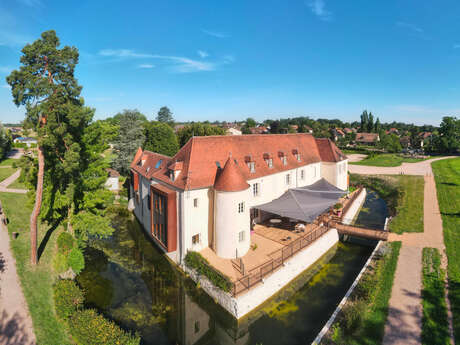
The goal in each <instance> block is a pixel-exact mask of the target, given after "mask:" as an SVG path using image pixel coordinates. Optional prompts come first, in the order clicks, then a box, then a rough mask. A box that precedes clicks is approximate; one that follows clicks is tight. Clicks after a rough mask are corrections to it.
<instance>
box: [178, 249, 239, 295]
mask: <svg viewBox="0 0 460 345" xmlns="http://www.w3.org/2000/svg"><path fill="white" fill-rule="evenodd" d="M184 260H185V264H186V265H187V266H188V267H190V268H193V269H195V270H196V271H197V272H198V273H199V274H202V275H204V276H205V277H207V278H208V279H209V280H210V281H211V283H213V284H214V285H215V286H217V287H219V288H221V289H222V290H224V291H225V292H229V291H230V289H231V287H232V283H231V282H230V279H229V278H228V277H227V276H225V275H223V274H222V273H220V272H218V271H217V270H215V269H214V268H213V267H211V266H210V265H209V262H208V260H206V259H205V258H204V257H202V256H201V254H200V253H197V252H193V251H190V252H188V253H187V255H186V256H185V259H184Z"/></svg>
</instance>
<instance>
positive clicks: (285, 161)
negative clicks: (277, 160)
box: [281, 156, 287, 165]
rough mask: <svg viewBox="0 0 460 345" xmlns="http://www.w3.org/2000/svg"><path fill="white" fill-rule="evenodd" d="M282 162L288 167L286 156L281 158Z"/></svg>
mask: <svg viewBox="0 0 460 345" xmlns="http://www.w3.org/2000/svg"><path fill="white" fill-rule="evenodd" d="M281 161H282V162H283V165H287V157H286V156H283V157H281Z"/></svg>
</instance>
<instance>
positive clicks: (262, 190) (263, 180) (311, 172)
mask: <svg viewBox="0 0 460 345" xmlns="http://www.w3.org/2000/svg"><path fill="white" fill-rule="evenodd" d="M301 170H304V171H305V173H304V174H305V175H304V179H301ZM287 174H290V175H291V178H290V180H291V183H290V184H289V185H287V184H286V175H287ZM319 179H321V163H314V164H309V165H306V166H303V167H301V168H297V169H291V170H287V171H283V172H279V173H276V174H272V175H268V176H263V177H259V178H256V179H251V180H248V183H249V184H250V185H251V193H250V197H249V200H248V205H249V206H250V207H253V206H256V205H262V204H265V203H267V202H270V201H272V200H275V199H277V198H279V197H280V196H281V195H283V193H284V192H286V191H287V190H288V189H290V188H296V187H303V186H307V185H310V184H312V183H314V182H316V181H318V180H319ZM254 183H258V184H259V195H258V196H254V194H253V184H254Z"/></svg>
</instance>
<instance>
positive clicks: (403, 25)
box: [396, 22, 423, 34]
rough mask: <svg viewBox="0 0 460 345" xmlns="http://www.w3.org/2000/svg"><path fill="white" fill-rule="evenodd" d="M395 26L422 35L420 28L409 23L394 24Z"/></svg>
mask: <svg viewBox="0 0 460 345" xmlns="http://www.w3.org/2000/svg"><path fill="white" fill-rule="evenodd" d="M396 25H397V26H399V27H400V28H405V29H408V30H409V31H412V32H416V33H419V34H421V33H423V29H422V28H421V27H418V26H417V25H414V24H411V23H406V22H396Z"/></svg>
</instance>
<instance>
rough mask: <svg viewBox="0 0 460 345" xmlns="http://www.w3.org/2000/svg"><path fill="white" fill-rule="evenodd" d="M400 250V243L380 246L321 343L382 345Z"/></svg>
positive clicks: (328, 344) (330, 344)
mask: <svg viewBox="0 0 460 345" xmlns="http://www.w3.org/2000/svg"><path fill="white" fill-rule="evenodd" d="M400 248H401V243H400V242H392V243H383V244H381V246H380V248H379V249H378V252H377V253H376V255H375V256H374V258H373V260H372V261H371V263H370V264H369V266H368V268H367V270H366V272H365V273H364V274H363V276H362V277H361V280H360V281H359V282H358V284H357V286H356V288H355V290H354V291H353V292H352V293H351V295H350V297H349V299H348V300H347V302H346V303H345V305H344V306H343V308H342V310H341V311H340V312H339V314H338V315H337V318H336V321H335V322H334V323H333V325H332V327H331V328H330V329H329V332H328V333H327V334H326V336H325V338H324V339H323V340H322V342H321V344H324V345H341V344H347V345H371V344H372V345H374V344H381V343H382V340H383V334H384V328H385V322H386V319H387V315H388V303H389V299H390V296H391V290H392V287H393V280H394V275H395V271H396V264H397V262H398V256H399V250H400Z"/></svg>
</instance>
